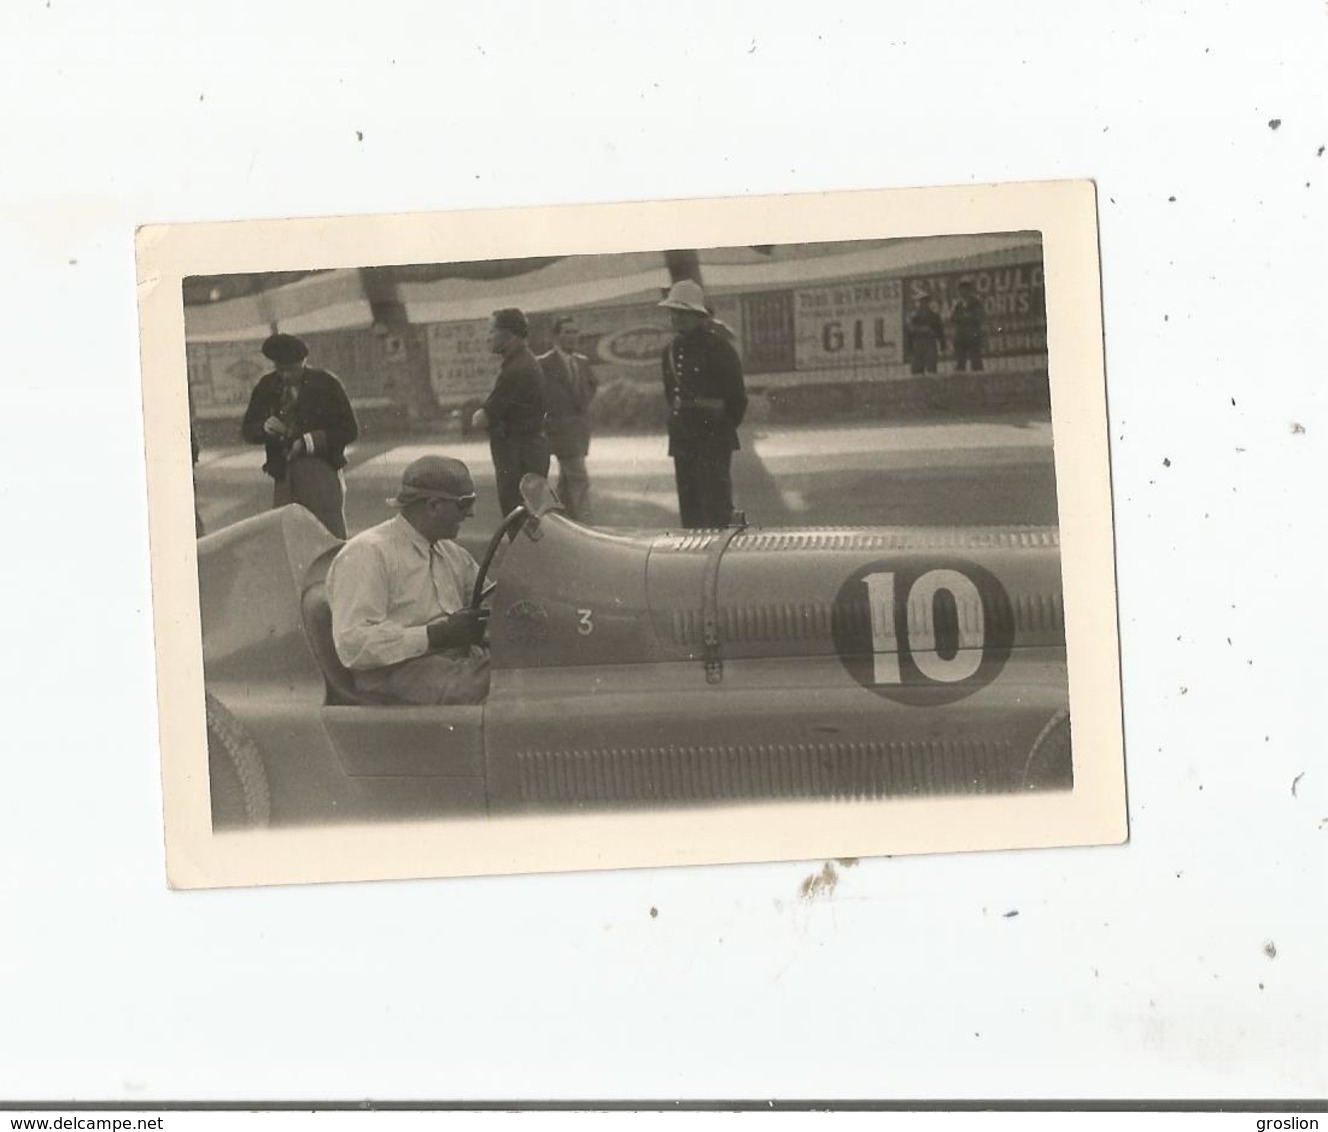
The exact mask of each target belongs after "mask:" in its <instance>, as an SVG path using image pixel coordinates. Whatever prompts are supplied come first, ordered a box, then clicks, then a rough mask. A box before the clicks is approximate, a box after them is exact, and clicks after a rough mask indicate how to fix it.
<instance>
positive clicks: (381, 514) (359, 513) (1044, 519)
mask: <svg viewBox="0 0 1328 1132" xmlns="http://www.w3.org/2000/svg"><path fill="white" fill-rule="evenodd" d="M742 443H743V447H742V450H741V451H739V452H738V453H737V455H736V456H735V459H734V465H733V480H734V496H735V502H736V504H737V506H738V507H740V508H742V509H743V510H745V511H746V514H747V519H748V522H749V523H751V524H752V525H754V526H840V525H851V526H862V525H887V526H894V525H906V526H964V525H991V524H1023V523H1029V524H1052V525H1054V524H1055V523H1056V521H1057V515H1056V484H1055V474H1054V470H1053V466H1052V445H1051V425H1050V423H1049V422H1047V421H1045V420H1037V419H1033V420H1029V419H1027V418H1022V417H1010V418H1000V419H996V420H984V421H980V422H952V421H943V422H935V421H931V422H919V423H907V424H880V423H875V422H873V423H872V424H869V425H841V426H835V427H787V426H773V427H772V426H757V427H756V428H752V429H744V431H743V437H742ZM427 452H443V453H445V454H447V455H450V456H456V457H458V458H460V459H462V460H464V461H466V463H467V464H468V465H469V466H470V469H471V472H472V474H473V475H474V478H475V486H476V492H477V494H478V496H479V502H478V504H477V507H476V512H475V515H474V517H473V518H472V519H471V520H470V521H469V522H468V523H467V524H466V526H465V527H464V528H463V530H462V537H461V541H462V542H463V543H464V544H465V545H467V546H468V547H470V548H471V549H472V550H474V549H475V548H476V547H477V546H483V544H484V542H485V540H486V539H487V537H488V535H489V533H490V532H491V531H492V530H493V529H494V527H495V526H496V525H497V522H498V519H499V516H498V513H497V505H496V494H495V490H494V480H493V465H492V463H491V461H490V459H489V450H488V445H487V444H486V443H485V442H484V441H482V440H473V439H469V438H466V439H462V438H459V437H456V436H445V437H440V438H439V440H437V441H430V440H427V439H426V438H424V437H410V438H408V439H390V440H373V439H369V440H366V441H365V442H362V443H360V444H358V445H356V446H355V447H354V448H353V449H352V451H351V452H350V453H348V455H349V456H350V459H351V463H350V466H349V467H348V468H347V469H346V518H347V524H348V526H349V529H350V531H351V533H352V534H353V533H355V532H356V531H359V530H363V529H364V528H366V527H369V526H372V525H373V524H375V523H378V522H381V521H382V520H383V519H385V518H387V517H388V516H389V515H390V514H391V510H390V509H389V508H388V506H387V504H386V502H385V501H386V500H387V498H388V497H389V496H391V495H393V494H394V493H395V491H396V488H397V486H398V484H399V483H400V480H401V472H402V469H403V468H404V467H405V466H406V465H407V464H408V463H409V462H410V461H411V460H413V459H415V458H416V457H417V456H420V455H423V454H425V453H427ZM262 462H263V458H262V450H261V449H259V448H257V447H253V448H251V447H246V446H241V445H237V446H236V447H234V448H226V449H211V450H205V451H204V452H203V454H202V456H201V458H200V460H199V463H198V466H197V468H196V471H195V483H196V485H197V498H198V505H199V510H200V512H201V514H202V517H203V522H204V525H205V527H206V529H207V530H209V531H214V530H217V529H218V528H219V527H221V526H224V525H226V524H229V523H233V522H236V521H237V520H239V519H243V518H246V517H248V516H250V515H255V514H258V513H260V512H261V511H263V510H265V509H267V508H268V507H270V506H271V502H272V486H271V481H270V480H269V479H268V478H267V477H266V476H264V475H263V474H262V472H261V470H260V469H261V465H262ZM556 466H557V465H556V461H555V464H554V473H553V477H552V478H553V479H554V480H555V482H556ZM588 466H589V469H590V475H591V483H592V493H593V500H594V506H595V513H596V522H597V524H599V525H601V526H608V527H635V528H661V529H662V528H670V527H676V525H677V522H678V507H677V498H676V496H675V494H674V488H673V463H672V461H671V460H670V459H669V458H668V456H667V454H666V446H665V441H664V438H663V437H661V436H653V435H645V436H641V435H636V436H597V437H595V439H594V441H593V443H592V446H591V451H590V458H589V461H588Z"/></svg>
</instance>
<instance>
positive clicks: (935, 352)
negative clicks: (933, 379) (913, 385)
mask: <svg viewBox="0 0 1328 1132" xmlns="http://www.w3.org/2000/svg"><path fill="white" fill-rule="evenodd" d="M944 349H945V326H944V325H943V324H942V322H941V316H940V315H939V314H937V313H936V308H935V307H934V306H933V305H932V301H931V296H930V295H926V294H923V295H919V296H918V301H917V305H916V306H915V307H914V308H913V310H912V311H911V312H910V313H909V316H908V318H907V319H905V321H904V352H905V355H906V356H907V358H908V363H909V371H910V372H911V373H915V374H919V373H935V372H936V362H937V359H939V357H940V355H941V351H942V350H944Z"/></svg>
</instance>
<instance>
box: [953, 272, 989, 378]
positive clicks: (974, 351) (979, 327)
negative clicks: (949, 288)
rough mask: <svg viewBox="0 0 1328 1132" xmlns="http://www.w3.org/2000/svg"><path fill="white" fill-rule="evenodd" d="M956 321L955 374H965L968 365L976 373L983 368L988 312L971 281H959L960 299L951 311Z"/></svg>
mask: <svg viewBox="0 0 1328 1132" xmlns="http://www.w3.org/2000/svg"><path fill="white" fill-rule="evenodd" d="M951 317H952V318H953V319H954V348H955V372H956V373H963V372H964V371H965V370H966V369H967V368H968V363H969V362H972V363H973V369H974V371H977V370H981V369H982V368H983V363H982V348H983V346H984V345H985V344H986V320H987V312H986V309H985V308H984V307H983V304H982V300H981V299H980V298H978V296H977V294H976V293H975V292H974V290H973V281H972V280H971V279H961V280H960V281H959V298H958V299H957V300H956V301H955V305H954V309H953V310H952V311H951Z"/></svg>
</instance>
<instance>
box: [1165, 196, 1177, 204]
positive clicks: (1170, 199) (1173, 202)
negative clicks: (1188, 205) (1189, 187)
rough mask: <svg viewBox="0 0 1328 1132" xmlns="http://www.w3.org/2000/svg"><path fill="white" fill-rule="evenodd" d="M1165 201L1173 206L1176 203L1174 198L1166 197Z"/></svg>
mask: <svg viewBox="0 0 1328 1132" xmlns="http://www.w3.org/2000/svg"><path fill="white" fill-rule="evenodd" d="M1167 201H1168V203H1170V204H1175V203H1176V198H1175V197H1167Z"/></svg>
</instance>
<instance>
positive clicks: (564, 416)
mask: <svg viewBox="0 0 1328 1132" xmlns="http://www.w3.org/2000/svg"><path fill="white" fill-rule="evenodd" d="M579 337H580V335H579V333H578V331H577V329H576V321H575V320H574V319H571V318H567V317H563V318H560V319H557V320H556V321H555V322H554V324H553V349H552V350H550V351H549V352H548V353H547V354H541V355H540V356H539V364H540V369H541V370H543V371H544V407H545V409H546V410H547V411H548V420H547V422H546V425H545V428H546V431H547V432H548V435H549V447H550V448H552V449H553V454H554V455H555V456H557V457H558V498H559V499H561V500H562V502H563V506H565V507H566V508H567V514H568V516H569V517H570V518H573V519H575V520H576V521H577V522H578V523H586V524H589V523H590V522H591V517H590V474H589V473H588V472H587V471H586V456H587V455H588V454H589V452H590V402H591V400H592V399H593V398H594V396H595V391H596V389H597V388H598V385H597V383H596V381H595V375H594V374H593V373H591V372H590V359H589V358H587V357H586V356H585V354H578V353H577V352H576V346H577V339H578V338H579Z"/></svg>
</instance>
